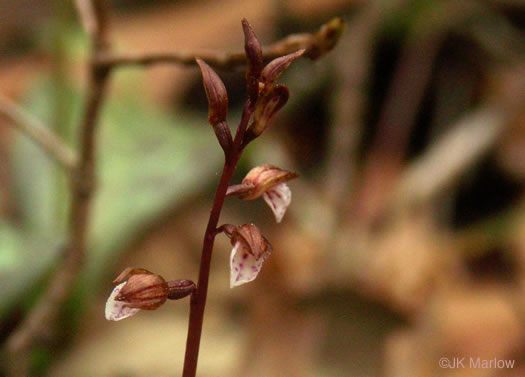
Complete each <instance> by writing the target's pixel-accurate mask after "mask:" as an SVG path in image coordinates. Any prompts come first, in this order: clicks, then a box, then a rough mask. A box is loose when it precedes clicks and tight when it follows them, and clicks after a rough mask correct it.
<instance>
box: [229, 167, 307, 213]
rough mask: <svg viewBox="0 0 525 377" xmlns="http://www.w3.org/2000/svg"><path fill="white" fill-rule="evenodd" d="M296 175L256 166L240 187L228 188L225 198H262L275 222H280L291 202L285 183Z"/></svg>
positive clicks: (275, 168)
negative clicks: (270, 210)
mask: <svg viewBox="0 0 525 377" xmlns="http://www.w3.org/2000/svg"><path fill="white" fill-rule="evenodd" d="M297 177H298V175H297V174H295V173H292V172H289V171H286V170H282V169H279V168H277V167H275V166H272V165H263V166H257V167H255V168H253V169H252V170H250V171H249V172H248V174H247V175H246V177H244V179H243V180H242V183H241V184H240V185H234V186H230V187H228V192H227V193H226V196H237V197H239V198H240V199H243V200H253V199H257V198H259V197H261V196H262V197H263V199H264V200H265V201H266V203H267V204H268V206H269V207H270V208H271V209H272V211H273V213H274V215H275V221H277V222H278V223H280V222H281V220H282V219H283V216H284V214H285V212H286V209H287V208H288V206H289V205H290V203H291V202H292V191H291V190H290V188H289V187H288V185H287V184H286V182H287V181H289V180H291V179H294V178H297Z"/></svg>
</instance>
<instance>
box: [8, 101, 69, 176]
mask: <svg viewBox="0 0 525 377" xmlns="http://www.w3.org/2000/svg"><path fill="white" fill-rule="evenodd" d="M2 115H3V116H4V117H5V118H7V119H8V120H9V122H8V123H9V124H11V125H12V126H14V127H15V128H16V129H18V130H20V131H21V132H22V133H23V134H25V135H26V136H28V137H29V138H31V139H32V140H33V141H34V142H35V143H36V144H37V145H38V146H40V147H41V148H42V149H43V150H44V151H45V152H46V153H47V154H48V155H49V156H50V157H51V158H53V159H54V160H55V161H56V162H58V163H59V164H60V165H61V166H62V167H64V168H66V169H68V170H72V169H73V168H74V167H75V166H76V161H77V158H76V156H75V153H74V152H73V151H72V150H71V148H69V147H68V146H67V145H66V144H65V143H64V142H63V141H62V140H61V139H60V138H59V137H58V136H57V135H55V134H54V133H53V132H52V131H51V130H50V129H49V128H47V127H45V126H44V125H43V124H42V123H41V122H40V121H39V120H38V119H36V118H35V117H33V116H32V115H31V114H29V113H27V112H26V111H24V110H23V109H22V108H20V107H19V106H17V105H16V104H15V103H13V102H11V101H10V100H9V99H8V98H6V97H4V96H2V95H0V116H2Z"/></svg>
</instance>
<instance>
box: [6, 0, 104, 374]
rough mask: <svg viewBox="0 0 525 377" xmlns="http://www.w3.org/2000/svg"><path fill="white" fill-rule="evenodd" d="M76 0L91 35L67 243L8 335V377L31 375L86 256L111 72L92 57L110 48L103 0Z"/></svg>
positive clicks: (72, 183)
mask: <svg viewBox="0 0 525 377" xmlns="http://www.w3.org/2000/svg"><path fill="white" fill-rule="evenodd" d="M77 4H78V5H79V6H78V8H79V9H80V10H81V12H80V16H81V17H82V20H83V24H84V26H85V27H86V28H87V32H88V33H89V35H90V37H91V42H92V47H91V48H92V50H91V57H90V61H89V78H88V80H89V81H88V89H87V91H88V94H87V100H86V105H85V113H84V115H83V117H82V120H81V125H80V135H79V137H80V143H79V145H80V154H79V161H78V166H77V168H76V169H75V171H74V174H73V175H72V176H71V185H70V187H71V201H72V202H71V207H70V208H71V210H70V213H69V229H68V241H67V244H66V246H65V248H64V253H63V260H62V261H61V262H60V264H59V266H58V268H57V269H56V273H55V274H54V275H53V276H52V277H51V278H50V281H49V283H48V285H47V288H46V290H45V292H44V293H43V294H42V296H41V297H40V299H39V300H38V302H37V303H36V304H35V306H34V307H33V308H32V309H31V311H30V312H29V314H28V315H27V317H26V318H25V320H24V321H23V322H22V323H21V324H20V326H19V327H18V328H17V329H16V330H15V331H14V333H13V334H12V335H11V337H10V338H9V339H8V344H7V345H8V352H9V353H10V365H9V367H10V373H11V375H12V376H27V375H29V373H28V372H29V359H30V355H31V351H32V349H33V346H34V345H35V343H36V342H38V341H39V340H40V338H41V337H42V336H43V334H44V332H45V331H49V329H50V328H51V327H52V325H53V324H54V322H55V321H56V317H57V315H58V313H59V310H60V308H61V307H62V304H63V303H64V301H65V300H66V299H67V297H68V295H69V293H70V291H71V288H72V286H73V284H74V282H75V279H76V277H77V275H78V273H79V272H80V270H81V268H82V265H83V262H84V259H85V252H86V233H87V228H88V222H89V215H90V207H91V205H90V204H91V198H92V196H93V193H94V189H95V153H96V142H95V131H96V124H97V119H98V116H99V113H100V106H101V104H102V102H103V99H104V94H105V92H106V83H107V79H108V76H109V73H110V70H109V69H108V68H107V67H105V66H103V67H101V66H100V64H98V63H97V61H96V59H95V56H97V54H99V53H101V52H103V51H105V50H106V49H107V48H108V42H107V40H106V17H105V12H104V7H103V4H102V0H93V2H90V1H89V0H78V1H77Z"/></svg>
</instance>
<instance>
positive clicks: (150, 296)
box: [115, 271, 168, 310]
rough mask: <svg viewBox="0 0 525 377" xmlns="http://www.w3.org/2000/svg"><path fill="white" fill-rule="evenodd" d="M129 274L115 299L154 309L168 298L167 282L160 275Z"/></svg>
mask: <svg viewBox="0 0 525 377" xmlns="http://www.w3.org/2000/svg"><path fill="white" fill-rule="evenodd" d="M147 272H148V273H147V274H136V275H131V276H130V277H129V278H128V280H127V282H126V284H125V285H124V286H123V287H122V289H121V290H120V292H119V294H118V295H117V297H115V300H117V301H123V302H125V303H126V304H128V305H129V306H130V307H132V308H137V309H142V310H155V309H157V308H158V307H159V306H161V305H162V304H164V303H165V302H166V299H167V298H168V284H167V283H166V281H165V280H164V279H163V278H162V276H160V275H155V274H152V273H150V272H149V271H147Z"/></svg>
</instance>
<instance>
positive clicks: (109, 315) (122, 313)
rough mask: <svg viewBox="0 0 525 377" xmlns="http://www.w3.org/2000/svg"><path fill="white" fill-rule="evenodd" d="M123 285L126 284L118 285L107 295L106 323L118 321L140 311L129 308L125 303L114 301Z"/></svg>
mask: <svg viewBox="0 0 525 377" xmlns="http://www.w3.org/2000/svg"><path fill="white" fill-rule="evenodd" d="M124 285H126V282H124V283H120V284H119V285H117V286H116V287H115V288H114V289H113V292H111V294H110V295H109V298H108V301H107V302H106V319H107V320H108V321H120V320H121V319H124V318H128V317H131V316H132V315H134V314H136V313H137V312H138V311H140V309H134V308H130V307H129V306H128V305H127V304H126V303H125V302H122V301H117V300H115V298H116V297H117V295H118V294H119V292H120V290H121V289H122V287H124Z"/></svg>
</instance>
